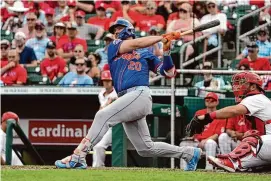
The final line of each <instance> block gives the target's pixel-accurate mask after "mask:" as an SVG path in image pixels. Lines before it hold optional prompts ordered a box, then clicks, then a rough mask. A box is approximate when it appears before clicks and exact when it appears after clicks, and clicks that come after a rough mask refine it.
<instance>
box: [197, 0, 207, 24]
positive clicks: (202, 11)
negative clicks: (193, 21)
mask: <svg viewBox="0 0 271 181" xmlns="http://www.w3.org/2000/svg"><path fill="white" fill-rule="evenodd" d="M193 14H194V15H195V16H196V18H198V19H199V20H200V19H201V18H202V17H203V16H205V15H207V14H208V11H207V6H206V3H205V1H196V2H195V3H194V5H193Z"/></svg>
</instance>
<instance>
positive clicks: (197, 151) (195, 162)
mask: <svg viewBox="0 0 271 181" xmlns="http://www.w3.org/2000/svg"><path fill="white" fill-rule="evenodd" d="M201 153H202V150H201V149H200V148H195V149H194V155H193V157H192V159H191V160H190V161H189V162H188V163H187V166H186V167H185V169H184V171H195V170H196V169H197V165H198V162H199V159H200V157H201Z"/></svg>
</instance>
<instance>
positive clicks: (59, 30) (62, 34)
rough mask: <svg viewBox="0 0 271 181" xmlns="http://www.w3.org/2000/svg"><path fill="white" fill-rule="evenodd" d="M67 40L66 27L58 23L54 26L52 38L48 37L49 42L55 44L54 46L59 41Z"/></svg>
mask: <svg viewBox="0 0 271 181" xmlns="http://www.w3.org/2000/svg"><path fill="white" fill-rule="evenodd" d="M65 38H68V36H67V35H66V26H65V24H64V23H62V22H58V23H56V24H55V25H54V33H53V36H51V37H50V40H52V41H53V42H55V44H56V46H57V45H58V42H59V40H60V39H65Z"/></svg>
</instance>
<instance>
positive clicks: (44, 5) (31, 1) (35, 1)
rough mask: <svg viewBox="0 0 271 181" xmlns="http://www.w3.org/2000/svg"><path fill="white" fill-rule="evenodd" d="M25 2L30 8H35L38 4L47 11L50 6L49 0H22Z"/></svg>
mask: <svg viewBox="0 0 271 181" xmlns="http://www.w3.org/2000/svg"><path fill="white" fill-rule="evenodd" d="M22 2H23V3H24V7H26V8H29V9H35V8H36V6H37V5H36V4H38V6H39V8H40V9H41V10H42V11H45V10H46V9H47V8H49V7H50V6H49V4H48V1H39V0H29V1H25V0H23V1H22Z"/></svg>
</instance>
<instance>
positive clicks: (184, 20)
mask: <svg viewBox="0 0 271 181" xmlns="http://www.w3.org/2000/svg"><path fill="white" fill-rule="evenodd" d="M191 14H192V6H191V5H190V4H189V3H182V4H181V5H180V6H179V19H177V20H173V21H171V23H170V24H168V27H167V33H169V32H174V31H179V32H184V31H187V30H190V29H193V28H194V27H196V26H199V25H200V22H199V20H198V19H197V18H193V17H191ZM201 34H202V33H201V32H198V33H196V34H195V38H196V37H198V36H200V35H201ZM181 38H182V40H183V41H184V42H189V41H192V40H193V39H194V35H186V36H182V37H181ZM193 53H194V48H193V47H192V45H189V46H188V47H187V48H186V53H185V60H188V58H189V56H191V55H192V54H193Z"/></svg>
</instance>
